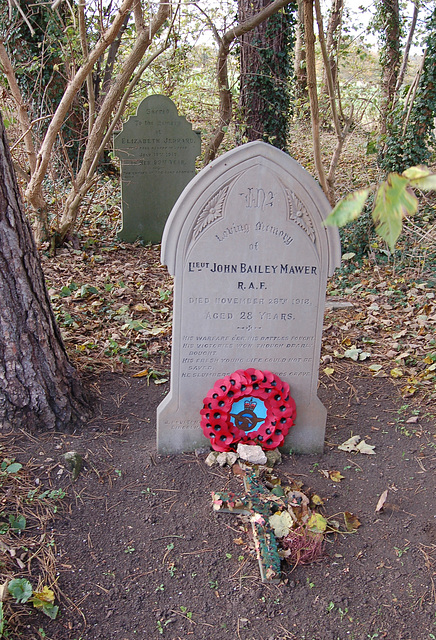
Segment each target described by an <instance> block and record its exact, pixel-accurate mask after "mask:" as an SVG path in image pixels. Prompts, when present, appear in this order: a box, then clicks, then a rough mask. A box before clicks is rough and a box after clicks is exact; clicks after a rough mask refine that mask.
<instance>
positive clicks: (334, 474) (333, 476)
mask: <svg viewBox="0 0 436 640" xmlns="http://www.w3.org/2000/svg"><path fill="white" fill-rule="evenodd" d="M329 476H330V480H333V482H340V481H341V480H343V479H344V478H345V476H343V475H342V473H341V472H340V471H329Z"/></svg>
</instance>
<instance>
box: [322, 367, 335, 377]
mask: <svg viewBox="0 0 436 640" xmlns="http://www.w3.org/2000/svg"><path fill="white" fill-rule="evenodd" d="M323 371H324V373H325V374H326V376H331V375H332V374H333V373H334V372H335V370H334V369H333V367H326V368H325V369H324V370H323Z"/></svg>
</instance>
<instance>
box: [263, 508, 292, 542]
mask: <svg viewBox="0 0 436 640" xmlns="http://www.w3.org/2000/svg"><path fill="white" fill-rule="evenodd" d="M269 523H270V525H271V526H272V528H273V529H274V535H275V536H276V538H284V537H285V536H287V535H288V533H289V531H290V530H291V527H292V523H293V520H292V518H291V515H290V514H289V512H288V511H286V510H285V511H282V512H279V513H275V514H274V515H272V516H270V517H269Z"/></svg>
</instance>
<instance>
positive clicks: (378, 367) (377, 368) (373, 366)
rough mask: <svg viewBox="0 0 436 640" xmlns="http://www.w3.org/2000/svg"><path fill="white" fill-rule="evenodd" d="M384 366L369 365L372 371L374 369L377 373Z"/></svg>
mask: <svg viewBox="0 0 436 640" xmlns="http://www.w3.org/2000/svg"><path fill="white" fill-rule="evenodd" d="M382 368H383V367H382V365H381V364H370V365H369V367H368V369H369V370H370V371H374V372H375V373H377V371H380V370H381V369H382Z"/></svg>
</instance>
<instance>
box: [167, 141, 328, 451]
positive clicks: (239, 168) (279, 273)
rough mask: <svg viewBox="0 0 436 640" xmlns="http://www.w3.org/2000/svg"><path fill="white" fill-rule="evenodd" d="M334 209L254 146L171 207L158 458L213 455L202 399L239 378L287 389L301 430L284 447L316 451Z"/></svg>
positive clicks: (214, 167) (298, 172)
mask: <svg viewBox="0 0 436 640" xmlns="http://www.w3.org/2000/svg"><path fill="white" fill-rule="evenodd" d="M329 211H330V206H329V204H328V202H327V200H326V198H325V197H324V195H323V193H322V191H321V189H320V188H319V186H318V185H317V183H316V182H315V181H314V180H313V178H312V177H311V176H310V175H309V174H308V173H307V172H306V171H305V170H304V169H303V168H302V167H301V166H300V165H299V164H298V163H297V162H295V160H293V159H292V158H290V157H289V156H288V155H286V154H285V153H283V152H282V151H279V150H277V149H276V148H275V147H272V146H270V145H267V144H265V143H263V142H252V143H249V144H246V145H243V146H242V147H239V148H237V149H234V150H233V151H230V152H228V153H226V154H224V155H223V156H221V157H220V158H218V159H217V160H216V161H215V162H213V163H212V164H211V165H209V166H208V167H206V168H205V169H203V171H201V172H200V173H199V174H198V175H197V176H196V178H195V179H194V180H192V182H191V183H190V184H189V186H188V187H187V188H186V189H185V191H184V192H183V193H182V195H181V196H180V198H179V200H178V202H177V204H176V206H175V207H174V209H173V211H172V213H171V215H170V217H169V219H168V222H167V225H166V227H165V232H164V236H163V242H162V261H163V263H164V264H166V265H167V266H168V269H169V271H170V273H171V274H173V275H174V276H175V286H174V321H173V351H172V368H171V391H170V393H169V395H168V396H167V397H166V398H165V400H164V401H163V402H162V403H161V404H160V406H159V407H158V414H157V421H158V451H159V452H160V453H171V452H179V451H190V450H191V451H192V450H194V449H195V448H198V447H201V446H204V445H205V444H209V441H208V440H207V439H206V438H205V437H204V436H203V433H202V431H201V429H200V415H199V412H200V409H201V408H202V406H203V398H204V397H205V396H206V394H207V392H208V390H209V389H210V388H211V387H212V386H213V384H214V383H215V381H216V380H218V379H220V378H222V377H224V376H226V375H228V374H230V373H232V372H233V371H235V370H237V369H247V368H250V367H254V368H255V369H260V370H269V371H272V372H273V373H275V374H276V375H278V376H279V377H280V378H282V379H283V380H285V381H286V382H288V383H289V385H290V388H291V395H292V397H293V398H294V400H295V402H296V406H297V419H296V423H295V425H294V426H293V427H292V428H291V430H290V432H289V434H288V436H287V438H286V440H285V447H286V448H287V449H289V448H292V449H293V450H294V451H297V452H301V453H310V452H312V453H313V452H322V450H323V446H324V433H325V424H326V409H325V407H324V406H323V405H322V403H321V401H320V400H319V398H318V396H317V385H318V367H319V356H320V350H321V333H322V325H323V315H324V305H325V294H326V282H327V276H328V274H331V273H332V272H333V270H334V268H335V267H337V266H339V264H340V242H339V234H338V231H337V229H335V228H332V227H325V226H323V220H324V218H325V217H326V216H327V214H328V213H329Z"/></svg>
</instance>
